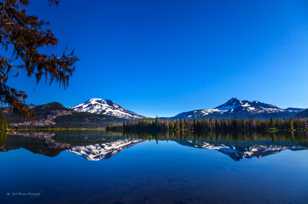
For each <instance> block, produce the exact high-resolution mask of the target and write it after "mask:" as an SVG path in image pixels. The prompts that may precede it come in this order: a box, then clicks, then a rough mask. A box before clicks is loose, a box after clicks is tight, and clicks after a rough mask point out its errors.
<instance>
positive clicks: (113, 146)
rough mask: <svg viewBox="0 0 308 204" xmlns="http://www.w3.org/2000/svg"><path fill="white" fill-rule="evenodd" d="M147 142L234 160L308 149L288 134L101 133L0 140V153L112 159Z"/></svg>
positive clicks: (17, 136) (13, 136) (307, 143)
mask: <svg viewBox="0 0 308 204" xmlns="http://www.w3.org/2000/svg"><path fill="white" fill-rule="evenodd" d="M149 140H157V141H162V140H170V141H175V142H176V143H177V144H180V145H183V146H186V147H191V148H202V149H206V150H213V151H218V152H220V153H222V154H224V155H226V156H228V157H230V158H231V159H233V160H235V161H240V160H242V159H251V158H263V157H265V156H268V155H272V154H277V153H279V152H282V151H285V150H291V151H299V150H305V149H308V137H307V136H294V135H293V136H288V135H280V136H277V135H250V136H247V135H242V136H241V135H206V136H183V135H181V136H178V135H177V136H176V135H155V136H154V135H122V134H117V133H113V134H112V133H108V134H107V133H102V132H86V133H85V132H82V133H80V132H79V133H78V132H62V133H61V132H59V133H51V132H36V133H34V132H31V133H13V134H11V135H9V136H7V137H3V138H2V137H1V141H2V143H1V145H0V151H10V150H14V149H19V148H24V149H27V150H29V151H31V152H33V153H38V154H42V155H46V156H51V157H53V156H57V155H58V154H59V153H60V152H62V151H69V152H72V153H74V154H76V155H79V156H81V157H83V158H85V159H87V160H93V161H98V160H103V159H108V158H111V157H112V156H114V155H116V154H117V153H119V152H121V151H122V150H123V149H125V148H130V147H132V146H134V145H136V144H138V143H142V142H145V141H149Z"/></svg>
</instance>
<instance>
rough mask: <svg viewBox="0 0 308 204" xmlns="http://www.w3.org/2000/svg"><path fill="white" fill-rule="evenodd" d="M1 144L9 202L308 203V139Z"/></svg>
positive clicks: (78, 136) (7, 140)
mask: <svg viewBox="0 0 308 204" xmlns="http://www.w3.org/2000/svg"><path fill="white" fill-rule="evenodd" d="M0 141H1V142H0V162H1V168H0V175H1V184H0V203H1V204H10V203H23V204H24V203H26V204H27V203H29V204H30V203H31V204H36V203H42V204H43V203H44V204H46V203H50V204H51V203H52V204H55V203H57V204H61V203H65V204H92V203H93V204H94V203H95V204H97V203H104V204H109V203H110V204H124V203H130V204H138V203H157V204H162V203H163V204H168V203H170V204H185V203H186V204H194V203H202V204H204V203H209V204H216V203H221V204H224V203H231V204H233V203H235V204H240V203H243V204H247V203H249V204H254V203H255V204H263V203H264V204H267V203H275V204H276V203H277V204H307V203H308V136H302V137H291V136H287V137H284V136H279V135H277V136H246V137H239V136H233V137H231V136H209V137H206V136H203V137H188V136H187V137H184V136H181V137H170V136H169V137H167V136H165V137H164V136H163V137H148V136H147V137H140V136H129V137H128V136H123V135H117V134H113V135H109V134H108V135H107V134H105V133H58V134H53V133H31V134H30V133H27V134H18V135H11V136H6V137H4V136H2V137H1V140H0Z"/></svg>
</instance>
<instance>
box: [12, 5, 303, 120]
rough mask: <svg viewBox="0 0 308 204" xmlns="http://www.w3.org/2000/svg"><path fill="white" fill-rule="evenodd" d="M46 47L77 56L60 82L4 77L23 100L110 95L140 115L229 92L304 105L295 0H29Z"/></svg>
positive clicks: (164, 112)
mask: <svg viewBox="0 0 308 204" xmlns="http://www.w3.org/2000/svg"><path fill="white" fill-rule="evenodd" d="M30 2H32V6H31V13H33V14H39V15H41V17H43V18H44V19H46V20H48V21H49V22H50V23H51V28H52V29H53V30H54V31H55V33H56V35H57V36H58V38H59V40H60V46H59V47H58V48H57V49H56V51H60V50H63V49H64V48H65V47H69V48H74V49H75V52H76V54H77V55H78V57H79V58H80V61H79V62H78V63H77V65H76V72H75V74H74V76H73V77H72V78H71V81H70V86H69V87H68V88H67V89H65V90H63V89H58V86H57V85H53V86H51V87H50V86H48V84H47V83H41V84H39V85H36V83H35V81H34V79H29V78H27V77H24V76H22V75H21V76H20V77H18V78H13V79H11V81H10V84H11V85H14V86H16V87H18V88H21V89H23V90H26V91H27V92H28V94H29V97H28V99H27V102H28V103H35V104H39V103H45V102H49V101H60V102H62V103H63V104H64V105H66V106H72V105H75V104H78V103H80V102H83V101H85V100H86V99H88V98H91V97H102V98H108V99H112V100H113V101H115V102H117V103H119V104H121V105H123V106H124V107H126V108H128V109H130V110H133V111H135V112H138V113H141V114H144V115H148V116H156V115H157V116H170V115H174V114H176V113H179V112H182V111H188V110H191V109H197V108H205V107H213V106H217V105H219V104H221V103H223V102H225V101H226V100H227V99H229V98H231V97H238V98H241V99H249V100H260V101H264V102H268V103H272V104H276V105H279V106H282V107H288V106H298V107H308V91H307V90H308V3H307V1H306V2H305V1H304V0H302V1H296V0H290V1H287V0H277V1H275V0H271V1H268V0H255V1H254V0H249V1H247V0H242V1H239V0H229V1H222V0H215V1H214V0H208V1H206V0H186V1H182V0H146V1H145V0H89V1H88V0H87V1H86V0H61V4H60V5H59V6H58V7H57V8H54V7H49V6H48V3H47V0H46V1H43V0H31V1H30Z"/></svg>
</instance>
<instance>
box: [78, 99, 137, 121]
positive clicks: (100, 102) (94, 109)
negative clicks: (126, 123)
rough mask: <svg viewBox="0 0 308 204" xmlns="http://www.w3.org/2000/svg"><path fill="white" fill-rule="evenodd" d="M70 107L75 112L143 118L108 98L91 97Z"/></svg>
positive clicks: (124, 117)
mask: <svg viewBox="0 0 308 204" xmlns="http://www.w3.org/2000/svg"><path fill="white" fill-rule="evenodd" d="M72 109H73V110H74V111H77V112H89V113H95V114H102V115H108V116H114V117H117V118H123V119H138V118H143V116H141V115H138V114H136V113H134V112H132V111H129V110H126V109H125V108H123V107H121V106H120V105H118V104H116V103H114V102H113V101H111V100H109V99H102V98H91V99H89V100H87V101H86V102H84V103H81V104H79V105H77V106H74V107H73V108H72Z"/></svg>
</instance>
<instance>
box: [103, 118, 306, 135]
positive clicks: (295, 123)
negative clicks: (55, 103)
mask: <svg viewBox="0 0 308 204" xmlns="http://www.w3.org/2000/svg"><path fill="white" fill-rule="evenodd" d="M106 130H107V131H116V132H124V133H145V132H147V133H166V132H171V133H194V134H203V133H210V132H216V133H222V134H224V133H268V132H295V131H297V132H304V131H306V130H307V131H308V121H307V120H214V119H209V120H160V119H155V120H151V119H144V120H138V121H129V122H124V123H123V124H122V125H119V126H108V127H107V128H106Z"/></svg>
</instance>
